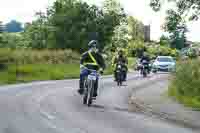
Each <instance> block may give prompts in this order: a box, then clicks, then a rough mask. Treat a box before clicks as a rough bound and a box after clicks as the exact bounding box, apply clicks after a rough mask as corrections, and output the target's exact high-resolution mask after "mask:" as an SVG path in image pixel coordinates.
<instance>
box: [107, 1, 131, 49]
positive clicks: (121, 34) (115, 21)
mask: <svg viewBox="0 0 200 133" xmlns="http://www.w3.org/2000/svg"><path fill="white" fill-rule="evenodd" d="M103 9H104V13H105V14H107V15H108V16H110V17H111V18H112V19H110V20H109V21H108V23H110V24H112V25H113V26H112V27H113V33H112V32H110V37H111V39H109V40H110V42H109V44H110V45H109V46H108V47H109V48H111V49H113V50H114V49H115V50H116V48H117V47H121V48H126V47H127V45H128V24H127V17H126V14H125V12H124V9H123V7H122V5H121V4H120V3H119V2H118V1H117V0H105V1H104V3H103Z"/></svg>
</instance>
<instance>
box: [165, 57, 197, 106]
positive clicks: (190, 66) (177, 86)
mask: <svg viewBox="0 0 200 133" xmlns="http://www.w3.org/2000/svg"><path fill="white" fill-rule="evenodd" d="M199 66H200V61H199V60H197V59H196V60H188V61H184V62H180V63H179V64H178V65H177V70H176V73H175V75H174V78H173V80H172V82H171V85H170V88H169V95H170V96H175V97H176V99H177V100H179V101H180V102H182V103H184V104H185V105H187V106H192V107H197V106H198V107H200V106H199V105H200V104H199V103H200V100H199V99H200V98H199V97H200V68H199Z"/></svg>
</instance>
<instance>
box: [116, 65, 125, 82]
mask: <svg viewBox="0 0 200 133" xmlns="http://www.w3.org/2000/svg"><path fill="white" fill-rule="evenodd" d="M125 74H126V70H125V67H124V65H123V64H122V63H118V64H117V67H116V81H117V85H118V86H121V85H122V82H123V81H125Z"/></svg>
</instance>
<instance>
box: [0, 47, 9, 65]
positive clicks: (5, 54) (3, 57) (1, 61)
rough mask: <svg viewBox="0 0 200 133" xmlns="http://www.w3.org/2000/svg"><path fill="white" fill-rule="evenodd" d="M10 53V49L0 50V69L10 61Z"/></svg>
mask: <svg viewBox="0 0 200 133" xmlns="http://www.w3.org/2000/svg"><path fill="white" fill-rule="evenodd" d="M11 56H12V51H11V50H10V49H6V48H3V49H0V69H2V68H4V67H5V65H6V64H8V63H9V62H10V61H11Z"/></svg>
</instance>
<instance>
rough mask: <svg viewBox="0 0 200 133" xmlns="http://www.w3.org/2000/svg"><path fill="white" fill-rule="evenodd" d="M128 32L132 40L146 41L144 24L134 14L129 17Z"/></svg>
mask: <svg viewBox="0 0 200 133" xmlns="http://www.w3.org/2000/svg"><path fill="white" fill-rule="evenodd" d="M128 32H129V33H128V34H129V37H130V38H129V39H130V40H141V41H144V24H143V23H142V22H140V21H138V20H137V19H135V18H134V17H132V16H129V17H128Z"/></svg>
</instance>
